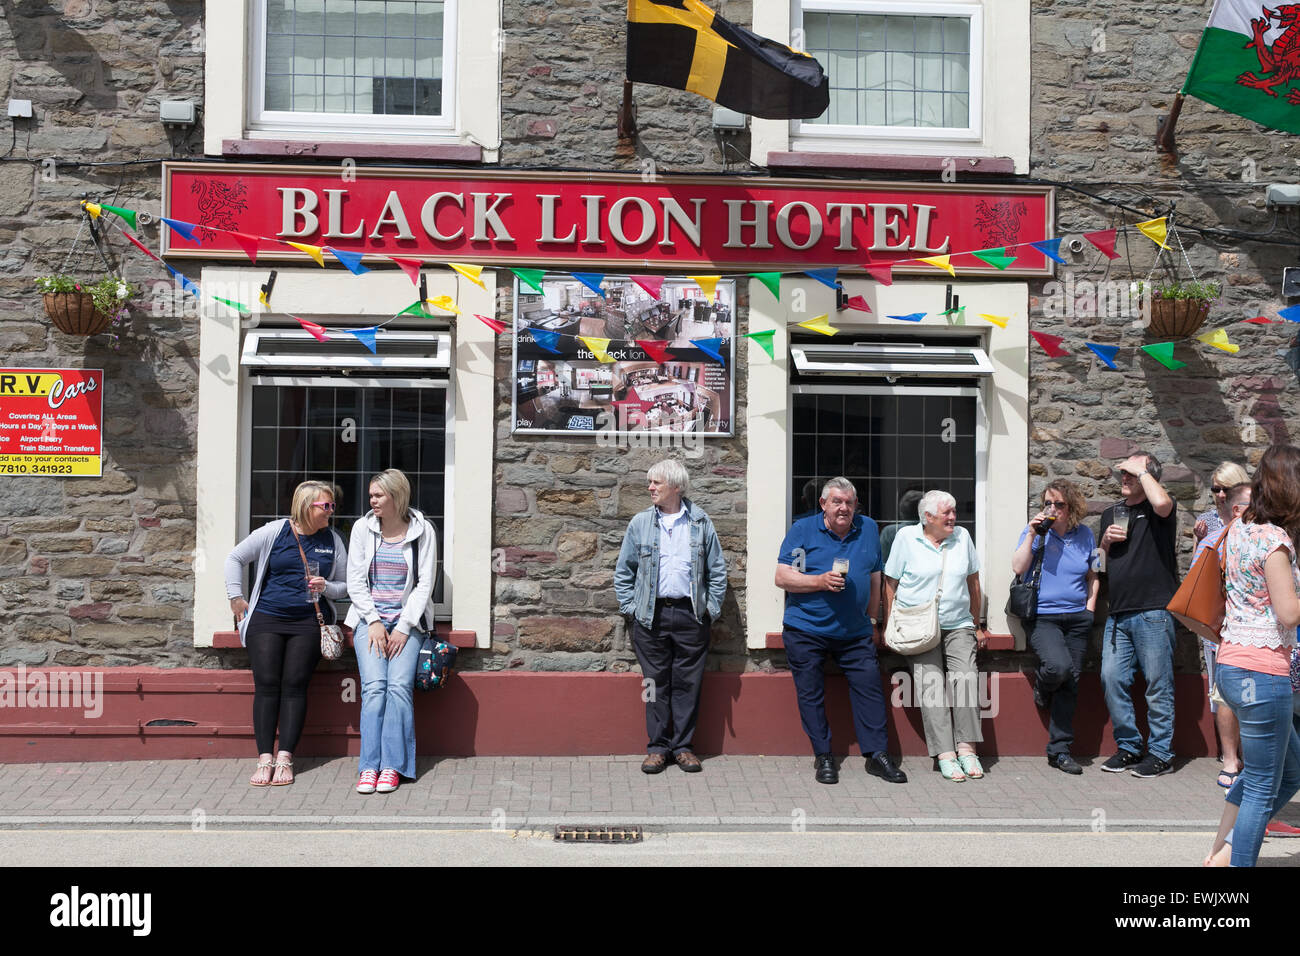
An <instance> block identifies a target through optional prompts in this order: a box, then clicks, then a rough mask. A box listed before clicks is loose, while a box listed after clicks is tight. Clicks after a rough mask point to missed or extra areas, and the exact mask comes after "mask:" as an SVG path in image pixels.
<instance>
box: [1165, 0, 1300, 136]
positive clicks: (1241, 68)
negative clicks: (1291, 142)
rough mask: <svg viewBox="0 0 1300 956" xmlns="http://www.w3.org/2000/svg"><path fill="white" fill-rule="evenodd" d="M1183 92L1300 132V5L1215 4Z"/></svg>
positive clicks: (1229, 0)
mask: <svg viewBox="0 0 1300 956" xmlns="http://www.w3.org/2000/svg"><path fill="white" fill-rule="evenodd" d="M1183 92H1184V93H1186V94H1188V95H1190V96H1195V97H1197V98H1198V99H1202V100H1205V102H1207V103H1213V104H1214V105H1215V106H1217V107H1219V108H1220V109H1224V110H1227V111H1228V112H1230V113H1236V114H1237V115H1238V116H1244V117H1246V118H1247V119H1251V120H1254V121H1255V122H1256V123H1259V124H1260V125H1262V126H1267V127H1269V128H1271V129H1279V130H1284V131H1286V132H1288V133H1300V4H1294V3H1283V4H1276V5H1274V6H1272V7H1269V6H1266V5H1261V4H1260V2H1259V0H1216V2H1215V4H1214V7H1213V9H1212V10H1211V11H1210V22H1209V23H1208V24H1207V25H1206V28H1205V32H1204V33H1203V34H1201V42H1200V45H1199V46H1198V47H1197V48H1196V57H1195V59H1193V60H1192V67H1191V70H1190V71H1189V72H1188V74H1187V82H1186V83H1184V84H1183Z"/></svg>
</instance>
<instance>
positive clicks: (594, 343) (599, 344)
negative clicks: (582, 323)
mask: <svg viewBox="0 0 1300 956" xmlns="http://www.w3.org/2000/svg"><path fill="white" fill-rule="evenodd" d="M578 338H579V339H580V340H581V341H582V344H583V345H585V346H587V348H589V349H591V354H592V355H594V356H596V359H597V361H600V362H612V361H614V360H613V359H612V358H610V357H609V353H608V352H606V351H605V350H606V349H607V348H609V339H598V338H596V337H595V336H592V335H579V336H578Z"/></svg>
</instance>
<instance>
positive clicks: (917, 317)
mask: <svg viewBox="0 0 1300 956" xmlns="http://www.w3.org/2000/svg"><path fill="white" fill-rule="evenodd" d="M885 318H887V319H898V321H900V322H920V321H921V320H922V319H924V318H925V313H924V312H909V313H908V314H907V315H887V316H885Z"/></svg>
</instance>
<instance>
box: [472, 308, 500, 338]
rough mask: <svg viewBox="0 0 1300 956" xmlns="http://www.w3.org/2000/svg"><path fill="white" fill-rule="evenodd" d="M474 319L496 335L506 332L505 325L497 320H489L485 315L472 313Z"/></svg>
mask: <svg viewBox="0 0 1300 956" xmlns="http://www.w3.org/2000/svg"><path fill="white" fill-rule="evenodd" d="M474 318H476V319H478V320H479V321H480V322H482V323H483V324H484V325H486V326H487V327H488V328H489V329H491V330H492V331H493V332H495V333H496V334H497V335H500V334H501V333H502V332H504V331H505V330H506V324H505V323H504V322H501V321H499V320H497V319H489V318H488V317H487V316H486V315H479V314H478V313H477V312H475V313H474Z"/></svg>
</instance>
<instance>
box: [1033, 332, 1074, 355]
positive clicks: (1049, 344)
mask: <svg viewBox="0 0 1300 956" xmlns="http://www.w3.org/2000/svg"><path fill="white" fill-rule="evenodd" d="M1029 334H1030V335H1032V336H1033V337H1034V340H1035V341H1036V342H1037V343H1038V344H1039V345H1041V346H1042V347H1043V351H1044V352H1046V353H1047V354H1048V355H1050V356H1051V357H1052V358H1061V357H1062V356H1065V355H1069V354H1070V353H1069V352H1067V351H1066V350H1065V349H1063V348H1061V343H1062V342H1064V341H1065V339H1063V338H1061V336H1059V335H1048V334H1047V333H1046V332H1034V331H1032V330H1031V331H1030V333H1029Z"/></svg>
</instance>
